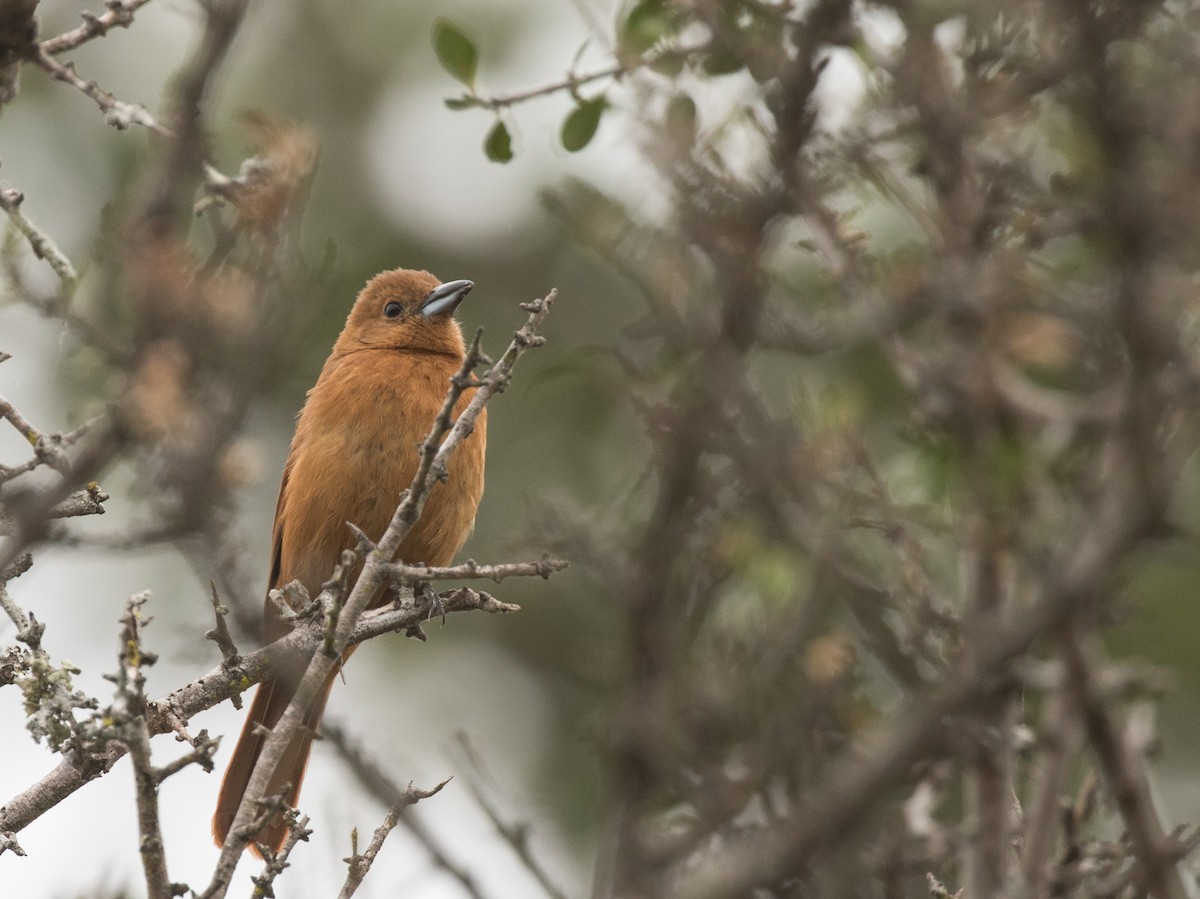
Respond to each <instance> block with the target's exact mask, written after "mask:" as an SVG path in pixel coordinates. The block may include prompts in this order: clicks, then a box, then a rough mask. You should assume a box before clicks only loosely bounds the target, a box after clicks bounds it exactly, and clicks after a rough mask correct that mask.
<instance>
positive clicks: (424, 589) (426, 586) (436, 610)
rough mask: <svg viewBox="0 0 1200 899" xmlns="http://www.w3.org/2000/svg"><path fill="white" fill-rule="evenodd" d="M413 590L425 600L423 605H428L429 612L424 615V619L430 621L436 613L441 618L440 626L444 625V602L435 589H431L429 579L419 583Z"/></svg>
mask: <svg viewBox="0 0 1200 899" xmlns="http://www.w3.org/2000/svg"><path fill="white" fill-rule="evenodd" d="M413 592H414V593H415V594H416V595H417V596H419V597H421V599H423V600H424V601H425V605H426V606H428V607H429V614H428V615H426V616H425V620H426V621H432V620H433V617H434V616H435V615H437V616H438V617H440V618H441V619H442V627H445V626H446V604H445V603H443V602H442V598H441V597H440V596H438V595H437V591H436V590H434V589H433V584H431V583H429V581H422V582H421V583H419V584H418V585H417V586H416V588H415V589H414V590H413Z"/></svg>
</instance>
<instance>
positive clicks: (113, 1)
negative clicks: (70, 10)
mask: <svg viewBox="0 0 1200 899" xmlns="http://www.w3.org/2000/svg"><path fill="white" fill-rule="evenodd" d="M149 2H150V0H105V4H104V6H105V11H104V12H102V13H101V14H100V15H96V14H95V13H93V12H90V11H89V10H84V11H83V12H81V13H80V14H79V15H80V18H82V19H83V24H82V25H80V26H79V27H78V28H75V29H72V30H71V31H64V32H63V33H62V34H60V35H57V36H55V37H51V38H47V39H46V40H44V41H42V42H41V48H42V52H43V53H48V54H51V55H53V54H55V53H63V52H65V51H67V50H74V49H75V48H76V47H79V46H81V45H82V44H85V43H87V42H88V41H90V40H92V38H97V37H104V36H105V35H106V34H108V32H109V31H111V30H112V29H114V28H128V27H129V26H130V25H132V24H133V14H134V13H135V12H137V10H139V9H141V8H142V7H143V6H145V5H146V4H147V3H149Z"/></svg>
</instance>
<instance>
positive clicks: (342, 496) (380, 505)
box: [280, 351, 486, 592]
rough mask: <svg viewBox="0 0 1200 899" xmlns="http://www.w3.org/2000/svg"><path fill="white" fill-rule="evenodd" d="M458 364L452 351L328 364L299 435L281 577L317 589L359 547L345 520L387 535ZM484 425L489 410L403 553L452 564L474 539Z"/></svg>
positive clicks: (285, 510)
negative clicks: (450, 354)
mask: <svg viewBox="0 0 1200 899" xmlns="http://www.w3.org/2000/svg"><path fill="white" fill-rule="evenodd" d="M358 357H365V358H358ZM331 366H332V368H331ZM457 368H458V364H457V363H456V362H455V361H454V360H453V359H450V358H449V357H441V356H433V355H429V354H420V355H415V354H404V353H399V352H386V351H365V352H361V353H356V354H352V355H351V356H349V357H346V358H344V359H341V360H337V359H335V360H331V361H330V363H329V364H327V366H326V371H324V372H322V375H321V378H320V380H318V382H317V385H316V387H314V388H313V390H312V391H311V392H310V394H309V398H308V401H307V402H306V404H305V407H304V411H303V412H302V413H301V416H300V421H299V422H298V424H297V428H296V437H295V439H294V441H293V459H292V463H291V468H290V470H289V474H288V481H287V484H286V486H285V490H286V494H287V495H286V497H285V498H284V502H283V504H282V507H281V509H280V514H281V515H284V516H285V520H284V522H283V532H282V547H281V549H282V553H281V556H282V558H281V563H282V564H281V576H282V577H281V580H282V581H283V582H286V581H287V580H290V579H291V578H293V577H299V578H300V579H301V581H302V582H304V583H305V586H306V587H308V589H309V590H310V592H311V591H312V590H313V589H314V588H319V587H320V584H321V582H322V581H323V580H325V579H327V578H328V577H329V574H330V572H331V571H332V568H333V565H334V564H335V563H336V561H337V559H338V556H339V555H340V553H341V551H342V550H343V549H346V548H349V547H351V546H353V543H354V541H353V538H352V536H351V534H350V531H349V529H348V528H347V527H346V523H347V522H351V523H353V524H355V525H357V526H358V527H360V528H362V529H363V531H364V532H366V534H367V535H368V536H369V537H370V538H371V539H378V538H379V537H380V536H381V535H382V534H383V532H384V530H385V529H386V528H387V525H388V523H389V522H390V520H391V517H392V514H393V513H394V512H395V509H396V505H397V503H398V502H399V498H400V494H401V492H402V491H403V490H404V489H405V488H407V487H408V486H409V485H410V484H411V482H412V479H413V477H414V475H415V474H416V469H417V464H418V447H419V445H420V443H421V441H422V440H423V439H424V438H425V436H426V434H427V433H428V432H429V430H430V428H431V427H432V425H433V422H434V419H435V417H436V416H437V414H438V412H439V411H440V409H441V406H442V403H443V402H444V400H445V395H446V391H447V389H448V387H449V380H450V377H451V376H452V375H453V374H454V373H455V371H456V370H457ZM468 401H469V397H464V398H463V399H462V401H461V402H460V403H459V406H458V408H457V409H456V413H458V412H461V411H462V409H463V408H465V406H466V403H467V402H468ZM485 428H486V421H485V419H484V418H483V417H482V416H481V417H480V420H479V422H477V426H476V429H475V433H473V434H472V435H471V436H470V437H468V438H467V439H466V440H465V441H464V442H463V444H462V445H461V446H460V447H459V448H458V450H457V451H456V452H455V453H454V455H453V456H452V457H451V459H450V463H449V466H448V469H449V479H448V482H447V483H445V484H437V485H435V487H434V488H433V490H432V491H431V492H430V495H429V498H428V501H427V502H426V505H425V509H424V511H423V512H422V514H421V518H420V520H419V521H418V522H417V524H416V525H415V526H414V528H413V530H412V531H411V532H410V534H409V535H408V537H407V538H406V539H405V541H404V542H403V543H402V544H401V548H400V558H401V559H403V560H404V561H408V562H425V563H427V564H430V565H445V564H447V563H448V562H449V561H450V559H451V558H452V557H453V556H454V554H455V553H456V552H457V551H458V549H459V548H460V547H461V546H462V543H463V542H464V541H465V540H466V538H467V536H468V534H469V533H470V530H471V527H472V525H473V523H474V519H475V509H476V507H477V505H478V503H479V498H480V496H481V495H482V493H483V451H484V444H485V441H486V431H485Z"/></svg>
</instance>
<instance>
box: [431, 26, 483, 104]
mask: <svg viewBox="0 0 1200 899" xmlns="http://www.w3.org/2000/svg"><path fill="white" fill-rule="evenodd" d="M433 49H434V52H435V53H437V58H438V62H440V63H441V64H442V67H443V68H444V69H445V70H446V71H447V72H449V73H450V74H451V75H453V76H454V77H455V78H456V79H458V80H459V81H461V82H462V83H463V84H465V85H466V86H467V87H474V86H475V67H476V66H477V65H478V64H479V51H478V50H476V49H475V44H474V42H473V41H472V40H471V39H470V38H469V37H467V35H466V33H465V32H464V31H463V30H462V29H461V28H459V27H458V26H457V25H455V24H454V23H453V22H451V21H450V20H449V19H438V20H437V21H436V22H434V23H433Z"/></svg>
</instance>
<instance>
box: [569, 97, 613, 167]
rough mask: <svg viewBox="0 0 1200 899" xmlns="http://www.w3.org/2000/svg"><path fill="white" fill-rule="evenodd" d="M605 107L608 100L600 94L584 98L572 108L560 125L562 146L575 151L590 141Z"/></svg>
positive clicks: (572, 151)
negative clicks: (599, 95)
mask: <svg viewBox="0 0 1200 899" xmlns="http://www.w3.org/2000/svg"><path fill="white" fill-rule="evenodd" d="M607 108H608V101H607V100H605V99H604V97H602V96H601V97H595V98H594V99H591V100H585V101H584V102H582V103H580V104H579V105H578V106H576V107H575V108H574V109H572V110H571V114H570V115H568V116H567V118H566V121H564V122H563V126H562V145H563V147H565V148H566V149H567V150H568V151H569V152H571V153H576V152H578V151H580V150H582V149H583V148H584V147H586V146H587V145H588V144H589V143H591V140H592V138H593V137H595V135H596V129H597V128H599V127H600V116H602V115H603V114H604V110H605V109H607Z"/></svg>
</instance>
